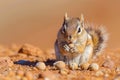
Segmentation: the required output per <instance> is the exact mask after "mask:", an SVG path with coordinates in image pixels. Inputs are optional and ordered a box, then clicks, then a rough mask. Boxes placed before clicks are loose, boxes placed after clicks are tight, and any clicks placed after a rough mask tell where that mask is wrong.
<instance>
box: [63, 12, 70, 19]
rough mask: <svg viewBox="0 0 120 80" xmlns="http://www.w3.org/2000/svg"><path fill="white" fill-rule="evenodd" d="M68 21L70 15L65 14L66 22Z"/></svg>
mask: <svg viewBox="0 0 120 80" xmlns="http://www.w3.org/2000/svg"><path fill="white" fill-rule="evenodd" d="M68 19H69V17H68V15H67V13H65V15H64V20H65V21H67V20H68Z"/></svg>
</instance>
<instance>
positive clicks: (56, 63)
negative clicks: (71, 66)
mask: <svg viewBox="0 0 120 80" xmlns="http://www.w3.org/2000/svg"><path fill="white" fill-rule="evenodd" d="M53 65H54V66H55V67H56V68H57V69H64V68H65V63H64V62H63V61H57V62H55V63H54V64H53Z"/></svg>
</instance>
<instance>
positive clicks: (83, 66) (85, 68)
mask: <svg viewBox="0 0 120 80" xmlns="http://www.w3.org/2000/svg"><path fill="white" fill-rule="evenodd" d="M89 66H90V64H89V63H85V64H82V65H81V66H80V67H81V69H82V70H87V69H88V67H89Z"/></svg>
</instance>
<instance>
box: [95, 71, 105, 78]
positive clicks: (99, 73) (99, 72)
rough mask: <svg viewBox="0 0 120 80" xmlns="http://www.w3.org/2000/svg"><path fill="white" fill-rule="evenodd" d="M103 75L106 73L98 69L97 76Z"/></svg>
mask: <svg viewBox="0 0 120 80" xmlns="http://www.w3.org/2000/svg"><path fill="white" fill-rule="evenodd" d="M103 75H104V73H103V72H102V71H101V70H99V71H97V72H96V74H95V76H97V77H99V76H103Z"/></svg>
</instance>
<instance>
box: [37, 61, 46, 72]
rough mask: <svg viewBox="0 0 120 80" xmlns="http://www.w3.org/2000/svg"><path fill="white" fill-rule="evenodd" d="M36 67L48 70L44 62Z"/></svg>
mask: <svg viewBox="0 0 120 80" xmlns="http://www.w3.org/2000/svg"><path fill="white" fill-rule="evenodd" d="M35 66H36V67H37V68H38V69H40V70H45V69H46V65H45V63H44V62H38V63H37V64H36V65H35Z"/></svg>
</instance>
